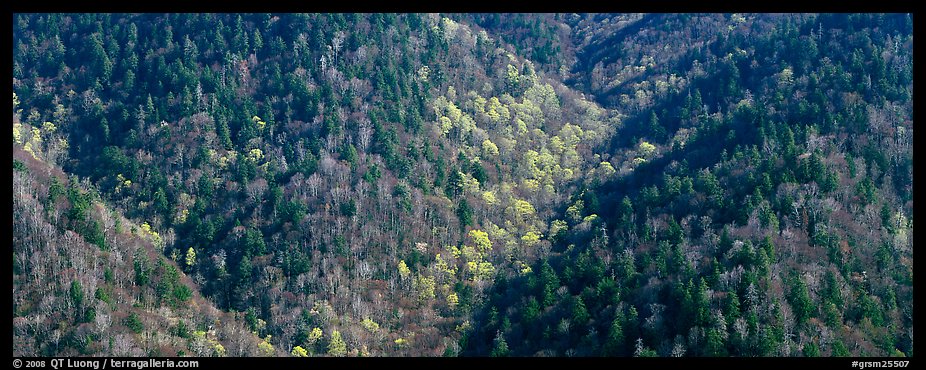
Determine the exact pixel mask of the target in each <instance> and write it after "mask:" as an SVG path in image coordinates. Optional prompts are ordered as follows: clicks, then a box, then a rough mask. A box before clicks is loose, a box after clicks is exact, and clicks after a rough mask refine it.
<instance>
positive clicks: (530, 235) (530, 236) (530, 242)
mask: <svg viewBox="0 0 926 370" xmlns="http://www.w3.org/2000/svg"><path fill="white" fill-rule="evenodd" d="M541 236H542V235H541V234H537V233H535V232H533V231H528V232H527V234H524V236H522V237H521V241H522V242H523V243H524V245H525V246H527V247H532V246H534V245H535V244H537V243H538V242H539V241H540V237H541Z"/></svg>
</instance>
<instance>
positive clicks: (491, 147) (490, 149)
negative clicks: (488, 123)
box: [482, 139, 498, 158]
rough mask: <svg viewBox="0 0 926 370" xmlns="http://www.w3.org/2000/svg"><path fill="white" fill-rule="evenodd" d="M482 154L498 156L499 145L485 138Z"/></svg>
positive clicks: (492, 156) (490, 156) (489, 156)
mask: <svg viewBox="0 0 926 370" xmlns="http://www.w3.org/2000/svg"><path fill="white" fill-rule="evenodd" d="M482 155H484V156H486V157H488V158H495V157H498V145H495V143H493V142H492V140H489V139H485V140H483V141H482Z"/></svg>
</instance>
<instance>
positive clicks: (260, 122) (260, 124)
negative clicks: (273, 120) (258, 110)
mask: <svg viewBox="0 0 926 370" xmlns="http://www.w3.org/2000/svg"><path fill="white" fill-rule="evenodd" d="M251 121H253V122H254V124H255V125H257V129H258V130H261V131H263V130H264V127H267V122H264V121H263V120H262V119H260V117H258V116H254V117H251Z"/></svg>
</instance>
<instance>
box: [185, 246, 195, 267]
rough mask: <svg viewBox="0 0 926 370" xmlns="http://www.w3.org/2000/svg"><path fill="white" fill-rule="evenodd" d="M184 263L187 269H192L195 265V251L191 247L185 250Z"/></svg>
mask: <svg viewBox="0 0 926 370" xmlns="http://www.w3.org/2000/svg"><path fill="white" fill-rule="evenodd" d="M185 262H186V265H187V267H193V266H195V265H196V251H195V250H193V247H190V249H187V251H186V261H185Z"/></svg>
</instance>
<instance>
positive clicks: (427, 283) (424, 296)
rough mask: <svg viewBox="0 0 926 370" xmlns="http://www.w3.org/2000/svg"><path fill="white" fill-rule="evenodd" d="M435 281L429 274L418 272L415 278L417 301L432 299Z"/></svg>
mask: <svg viewBox="0 0 926 370" xmlns="http://www.w3.org/2000/svg"><path fill="white" fill-rule="evenodd" d="M435 286H436V282H435V281H434V278H433V277H431V276H424V275H421V274H418V277H417V278H415V290H416V291H417V292H418V302H419V303H423V302H427V301H430V300H432V299H434V288H435Z"/></svg>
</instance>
